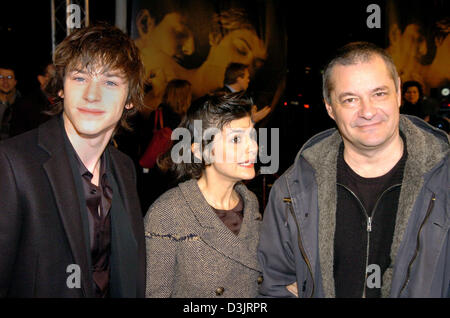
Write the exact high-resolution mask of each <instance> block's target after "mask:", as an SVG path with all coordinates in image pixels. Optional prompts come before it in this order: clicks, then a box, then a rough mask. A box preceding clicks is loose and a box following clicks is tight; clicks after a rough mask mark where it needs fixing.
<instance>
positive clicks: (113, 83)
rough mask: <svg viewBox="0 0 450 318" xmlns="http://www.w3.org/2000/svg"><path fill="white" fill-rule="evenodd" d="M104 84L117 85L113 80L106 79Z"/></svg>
mask: <svg viewBox="0 0 450 318" xmlns="http://www.w3.org/2000/svg"><path fill="white" fill-rule="evenodd" d="M106 85H108V86H117V83H116V82H113V81H106Z"/></svg>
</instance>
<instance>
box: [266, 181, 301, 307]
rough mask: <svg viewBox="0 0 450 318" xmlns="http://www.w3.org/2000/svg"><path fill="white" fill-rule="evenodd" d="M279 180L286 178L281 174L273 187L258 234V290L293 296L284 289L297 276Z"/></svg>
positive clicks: (275, 295) (271, 293)
mask: <svg viewBox="0 0 450 318" xmlns="http://www.w3.org/2000/svg"><path fill="white" fill-rule="evenodd" d="M281 182H285V180H284V178H283V177H281V178H280V179H278V180H277V182H276V183H275V184H274V186H273V187H272V190H271V192H270V196H269V202H268V204H267V207H266V210H265V212H264V217H263V224H262V228H261V234H260V241H259V247H258V260H259V262H260V265H261V267H262V270H263V277H264V281H263V283H262V284H261V287H260V290H259V294H260V296H262V297H284V298H291V297H295V296H294V295H293V294H292V293H290V292H289V291H288V290H287V289H286V286H287V285H290V284H292V283H294V282H296V280H297V278H296V270H295V260H294V256H293V252H292V251H293V249H292V246H291V245H292V242H291V240H290V237H291V234H290V229H289V225H288V223H287V217H288V214H286V211H287V210H286V209H287V206H286V204H285V203H284V202H283V193H282V192H283V191H282V190H281V189H280V188H281V187H282V183H281Z"/></svg>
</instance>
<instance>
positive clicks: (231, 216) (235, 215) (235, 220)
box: [211, 196, 244, 235]
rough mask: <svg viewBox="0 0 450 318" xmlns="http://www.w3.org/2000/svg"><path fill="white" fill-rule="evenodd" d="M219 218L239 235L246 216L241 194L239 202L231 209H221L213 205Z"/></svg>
mask: <svg viewBox="0 0 450 318" xmlns="http://www.w3.org/2000/svg"><path fill="white" fill-rule="evenodd" d="M211 208H212V209H213V211H214V212H216V215H217V216H218V217H219V219H220V220H221V221H222V222H223V223H224V224H225V225H226V226H227V227H228V228H229V229H230V231H231V232H233V233H234V234H235V235H238V234H239V232H240V230H241V225H242V220H243V218H244V214H243V211H244V202H243V201H242V198H241V197H240V196H239V202H238V204H237V205H236V206H235V207H234V208H233V209H231V210H219V209H216V208H214V207H212V206H211Z"/></svg>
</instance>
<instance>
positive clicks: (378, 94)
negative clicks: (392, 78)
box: [375, 92, 387, 97]
mask: <svg viewBox="0 0 450 318" xmlns="http://www.w3.org/2000/svg"><path fill="white" fill-rule="evenodd" d="M386 95H387V93H386V92H376V93H375V96H377V97H382V96H386Z"/></svg>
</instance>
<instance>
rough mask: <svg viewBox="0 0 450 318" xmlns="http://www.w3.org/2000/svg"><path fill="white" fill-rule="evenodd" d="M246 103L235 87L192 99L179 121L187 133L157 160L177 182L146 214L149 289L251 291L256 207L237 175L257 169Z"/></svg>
mask: <svg viewBox="0 0 450 318" xmlns="http://www.w3.org/2000/svg"><path fill="white" fill-rule="evenodd" d="M250 107H251V103H250V102H249V101H248V100H246V99H242V97H241V95H240V94H239V93H236V94H223V93H216V94H212V95H206V96H204V97H203V98H200V99H198V100H197V101H195V102H194V103H193V104H192V106H191V107H190V108H189V110H188V112H187V114H186V116H185V117H184V119H183V121H182V123H181V124H180V126H179V128H178V129H180V128H184V129H183V132H188V133H189V135H188V138H189V140H187V141H186V140H184V139H182V140H181V141H180V142H179V143H177V144H174V146H173V148H172V150H170V151H169V152H167V154H166V156H165V157H163V158H162V159H161V160H160V162H159V165H160V166H161V167H162V168H165V169H168V168H169V169H171V170H172V171H174V172H175V173H176V175H177V176H178V180H179V181H180V182H181V183H179V184H178V186H176V187H175V188H172V189H170V190H169V191H167V192H166V193H164V194H163V195H162V196H160V197H159V198H158V199H157V200H156V201H155V202H154V203H153V205H152V206H151V207H150V209H149V210H148V212H147V215H146V216H145V220H144V223H145V237H146V246H147V289H146V296H147V297H185V298H203V297H204V298H209V297H238V298H241V297H255V296H257V289H258V284H259V283H261V279H262V278H261V277H260V269H259V264H258V261H257V258H256V247H257V244H258V237H259V227H260V223H261V215H260V213H259V208H258V201H257V198H256V196H255V195H254V194H253V193H252V192H250V191H249V190H248V189H247V188H246V186H245V185H244V184H243V183H241V180H249V179H252V178H253V177H254V176H255V170H254V167H253V163H254V162H255V161H256V156H257V149H258V146H257V143H256V141H255V140H254V134H253V129H252V128H253V123H252V121H251V118H250ZM211 130H213V131H214V134H213V136H212V138H211V135H210V133H211ZM180 144H181V145H182V151H181V153H180V152H178V151H177V150H176V149H179V148H178V147H179V145H180ZM177 154H180V155H182V158H181V159H182V160H181V161H179V160H178V159H180V158H176V157H177ZM178 162H179V163H178ZM186 180H187V181H186Z"/></svg>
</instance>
